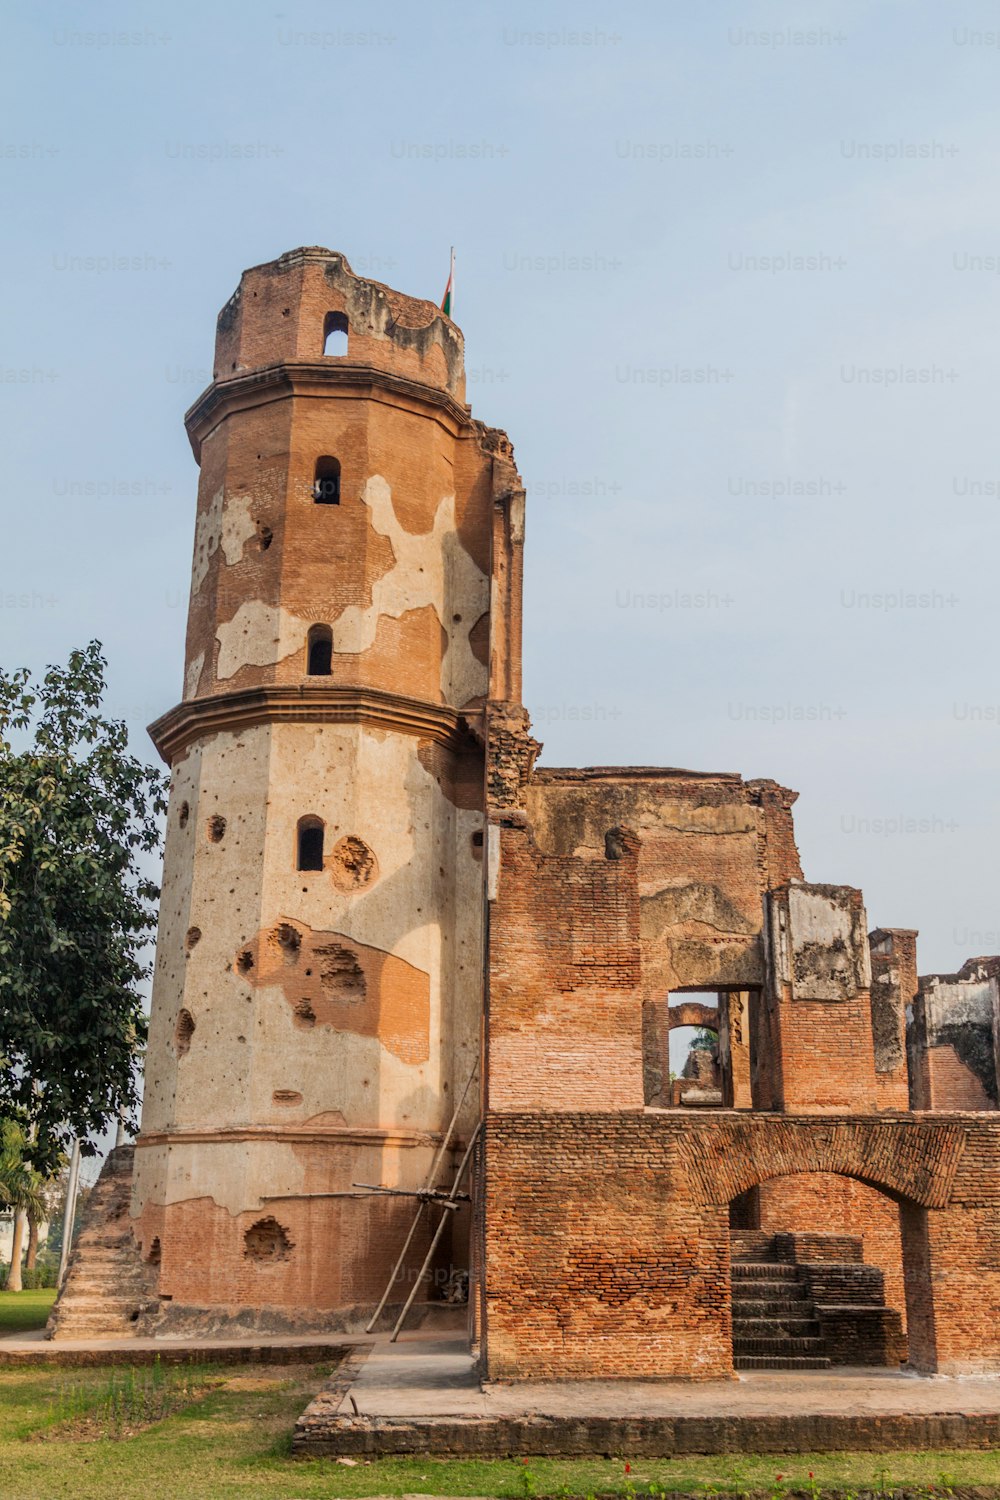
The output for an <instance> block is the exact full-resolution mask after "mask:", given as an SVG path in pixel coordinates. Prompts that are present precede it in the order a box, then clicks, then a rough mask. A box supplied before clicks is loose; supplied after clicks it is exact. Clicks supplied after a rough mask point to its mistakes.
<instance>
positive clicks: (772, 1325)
mask: <svg viewBox="0 0 1000 1500" xmlns="http://www.w3.org/2000/svg"><path fill="white" fill-rule="evenodd" d="M783 1335H789V1336H790V1337H792V1338H809V1339H818V1338H819V1319H818V1318H734V1319H733V1337H734V1338H761V1337H763V1338H770V1337H772V1336H773V1337H775V1338H780V1337H782V1336H783Z"/></svg>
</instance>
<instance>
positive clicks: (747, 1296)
mask: <svg viewBox="0 0 1000 1500" xmlns="http://www.w3.org/2000/svg"><path fill="white" fill-rule="evenodd" d="M732 1281H733V1365H734V1367H735V1368H736V1369H737V1370H827V1369H829V1367H830V1359H829V1356H828V1355H826V1354H824V1353H823V1339H822V1337H821V1334H820V1326H819V1319H818V1318H817V1316H816V1307H815V1305H814V1303H813V1302H812V1300H811V1298H810V1297H809V1295H808V1293H807V1291H806V1288H805V1286H804V1285H803V1284H802V1281H801V1280H800V1278H799V1270H798V1267H797V1266H781V1265H778V1264H777V1261H770V1260H768V1261H745V1262H740V1261H734V1262H733V1266H732Z"/></svg>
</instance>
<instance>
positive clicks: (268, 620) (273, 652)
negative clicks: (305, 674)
mask: <svg viewBox="0 0 1000 1500" xmlns="http://www.w3.org/2000/svg"><path fill="white" fill-rule="evenodd" d="M308 634H309V621H308V620H302V619H300V618H299V616H298V615H293V614H292V613H291V611H290V610H287V609H282V608H281V607H280V606H279V605H277V604H265V603H264V601H263V600H262V599H248V600H247V601H246V603H244V604H241V605H240V607H239V609H238V610H237V611H236V613H235V615H234V616H233V618H232V619H231V620H226V621H225V622H224V623H223V624H221V625H220V626H219V628H218V630H217V631H216V637H217V639H218V642H219V662H218V666H217V667H216V671H215V675H216V677H217V678H219V679H220V681H221V680H222V679H223V678H225V677H232V676H233V674H234V673H236V672H238V671H239V669H240V667H248V666H251V667H267V666H271V665H273V664H274V663H275V662H279V661H284V659H285V657H286V656H291V655H292V653H293V652H295V651H302V650H303V649H304V647H305V643H306V636H307V635H308Z"/></svg>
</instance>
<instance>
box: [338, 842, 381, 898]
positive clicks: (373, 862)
mask: <svg viewBox="0 0 1000 1500" xmlns="http://www.w3.org/2000/svg"><path fill="white" fill-rule="evenodd" d="M330 871H331V873H332V875H333V883H334V885H335V886H336V887H337V888H338V890H341V891H361V890H364V888H365V887H366V886H369V885H371V883H372V881H373V880H375V879H376V877H377V875H378V861H377V859H376V858H375V855H374V854H373V853H372V851H371V849H369V847H368V845H367V844H366V843H365V841H364V839H359V838H358V837H357V835H356V834H353V833H350V834H348V835H347V836H346V837H345V838H342V839H338V840H337V842H336V843H335V844H334V846H333V850H332V853H331V855H330Z"/></svg>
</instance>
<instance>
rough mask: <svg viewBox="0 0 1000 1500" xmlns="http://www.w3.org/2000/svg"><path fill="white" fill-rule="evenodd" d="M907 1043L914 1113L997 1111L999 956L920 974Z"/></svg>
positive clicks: (999, 1104) (999, 1098)
mask: <svg viewBox="0 0 1000 1500" xmlns="http://www.w3.org/2000/svg"><path fill="white" fill-rule="evenodd" d="M906 1044H907V1051H908V1054H909V1064H910V1078H911V1089H912V1107H913V1108H914V1109H939V1110H940V1109H944V1110H948V1109H961V1110H984V1109H987V1110H995V1109H997V1108H1000V1087H998V1078H1000V957H998V956H996V955H993V956H990V957H985V958H970V959H967V960H966V962H965V963H964V964H963V965H962V967H961V968H960V969H959V971H958V973H957V974H924V975H922V976H921V977H920V979H919V980H918V981H917V993H916V996H915V998H914V1001H913V1005H912V1009H911V1013H910V1016H909V1024H908V1027H907V1037H906Z"/></svg>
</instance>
